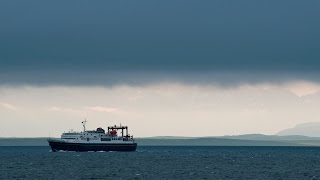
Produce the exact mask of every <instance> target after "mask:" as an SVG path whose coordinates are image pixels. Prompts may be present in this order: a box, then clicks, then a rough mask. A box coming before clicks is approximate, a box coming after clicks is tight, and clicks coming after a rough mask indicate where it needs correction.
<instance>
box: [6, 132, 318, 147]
mask: <svg viewBox="0 0 320 180" xmlns="http://www.w3.org/2000/svg"><path fill="white" fill-rule="evenodd" d="M46 139H47V138H0V146H48V143H47V141H46ZM136 142H137V143H138V145H139V146H320V138H317V137H307V136H296V135H295V136H277V135H271V136H269V135H263V134H246V135H239V136H220V137H175V136H163V137H146V138H136Z"/></svg>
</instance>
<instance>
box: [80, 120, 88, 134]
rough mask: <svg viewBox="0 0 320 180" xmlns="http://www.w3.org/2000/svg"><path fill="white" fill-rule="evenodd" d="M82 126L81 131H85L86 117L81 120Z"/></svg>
mask: <svg viewBox="0 0 320 180" xmlns="http://www.w3.org/2000/svg"><path fill="white" fill-rule="evenodd" d="M81 123H82V126H83V132H85V131H86V123H87V118H85V119H84V121H82V122H81Z"/></svg>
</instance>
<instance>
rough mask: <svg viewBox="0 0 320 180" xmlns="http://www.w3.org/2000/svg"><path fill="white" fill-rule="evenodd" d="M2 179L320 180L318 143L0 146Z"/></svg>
mask: <svg viewBox="0 0 320 180" xmlns="http://www.w3.org/2000/svg"><path fill="white" fill-rule="evenodd" d="M0 178H1V179H309V180H310V179H320V148H317V147H174V146H171V147H138V150H137V152H82V153H77V152H57V153H53V152H50V149H49V147H43V146H42V147H0Z"/></svg>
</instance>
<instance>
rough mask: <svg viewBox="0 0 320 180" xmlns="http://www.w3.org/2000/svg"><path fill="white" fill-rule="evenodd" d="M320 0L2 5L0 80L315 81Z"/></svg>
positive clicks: (80, 82) (319, 52)
mask: <svg viewBox="0 0 320 180" xmlns="http://www.w3.org/2000/svg"><path fill="white" fill-rule="evenodd" d="M319 9H320V1H315V0H314V1H313V0H310V1H298V0H285V1H275V0H271V1H254V0H244V1H212V0H207V1H206V0H204V1H201V2H199V1H190V0H173V1H153V0H151V1H150V0H145V1H94V2H89V1H54V2H53V1H40V0H39V1H36V0H32V1H15V0H10V1H9V0H7V1H1V2H0V22H1V24H0V26H1V28H0V83H2V84H20V83H26V84H29V83H30V84H40V85H41V84H44V85H46V84H74V85H86V84H96V85H103V84H114V83H144V82H153V81H157V80H173V81H186V82H204V83H207V82H211V81H217V82H220V83H226V82H227V83H228V82H229V83H241V82H246V83H250V82H260V81H271V82H272V81H286V80H295V79H303V80H312V81H318V80H319V79H317V76H318V75H319V73H318V69H319V67H320V61H319V60H320V36H319V32H320V24H319V23H318V20H319V19H318V18H319V17H320V11H319Z"/></svg>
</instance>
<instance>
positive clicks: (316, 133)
mask: <svg viewBox="0 0 320 180" xmlns="http://www.w3.org/2000/svg"><path fill="white" fill-rule="evenodd" d="M277 135H279V136H287V135H302V136H309V137H320V122H310V123H303V124H298V125H296V126H295V127H294V128H289V129H285V130H283V131H280V132H279V133H277Z"/></svg>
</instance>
